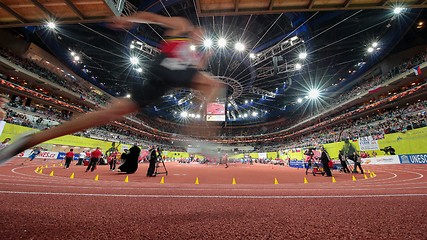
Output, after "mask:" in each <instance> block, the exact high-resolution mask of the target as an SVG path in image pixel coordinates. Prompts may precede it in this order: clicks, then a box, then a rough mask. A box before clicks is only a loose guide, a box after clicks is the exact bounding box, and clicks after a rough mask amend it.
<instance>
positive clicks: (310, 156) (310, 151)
mask: <svg viewBox="0 0 427 240" xmlns="http://www.w3.org/2000/svg"><path fill="white" fill-rule="evenodd" d="M304 155H306V156H307V159H306V161H307V165H306V168H305V174H307V172H308V169H310V168H311V166H312V164H313V161H314V158H313V157H314V152H313V148H309V149H307V150H305V152H304Z"/></svg>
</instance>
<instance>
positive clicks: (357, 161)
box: [353, 152, 363, 174]
mask: <svg viewBox="0 0 427 240" xmlns="http://www.w3.org/2000/svg"><path fill="white" fill-rule="evenodd" d="M353 161H354V168H353V173H359V172H358V171H357V167H359V169H360V173H361V174H363V169H362V158H361V157H360V155H359V154H357V152H354V157H353Z"/></svg>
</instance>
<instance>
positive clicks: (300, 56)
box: [298, 52, 307, 59]
mask: <svg viewBox="0 0 427 240" xmlns="http://www.w3.org/2000/svg"><path fill="white" fill-rule="evenodd" d="M306 57H307V53H306V52H302V53H300V54H298V58H299V59H305V58H306Z"/></svg>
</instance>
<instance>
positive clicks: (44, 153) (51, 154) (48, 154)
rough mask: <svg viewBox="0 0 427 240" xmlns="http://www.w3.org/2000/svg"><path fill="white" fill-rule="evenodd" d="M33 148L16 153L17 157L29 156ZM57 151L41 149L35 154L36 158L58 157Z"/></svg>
mask: <svg viewBox="0 0 427 240" xmlns="http://www.w3.org/2000/svg"><path fill="white" fill-rule="evenodd" d="M32 151H33V150H31V149H27V150H25V151H24V152H21V153H20V154H18V155H16V156H17V157H29V156H30V154H31V152H32ZM58 155H59V153H58V152H50V151H41V153H40V154H39V155H37V157H36V158H43V159H58ZM64 156H65V153H64Z"/></svg>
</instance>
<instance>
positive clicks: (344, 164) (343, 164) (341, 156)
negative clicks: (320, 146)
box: [338, 150, 350, 173]
mask: <svg viewBox="0 0 427 240" xmlns="http://www.w3.org/2000/svg"><path fill="white" fill-rule="evenodd" d="M338 158H339V159H340V162H341V167H342V170H343V171H344V173H350V169H348V166H347V159H346V157H345V154H344V152H343V151H342V150H340V152H339V154H338Z"/></svg>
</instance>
